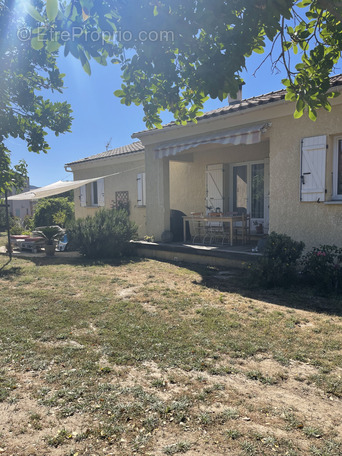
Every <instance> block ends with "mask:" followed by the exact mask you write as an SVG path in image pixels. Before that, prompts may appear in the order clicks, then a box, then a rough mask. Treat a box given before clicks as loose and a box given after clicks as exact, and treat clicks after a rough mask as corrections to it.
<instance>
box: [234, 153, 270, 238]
mask: <svg viewBox="0 0 342 456" xmlns="http://www.w3.org/2000/svg"><path fill="white" fill-rule="evenodd" d="M230 181H231V186H230V189H231V199H230V200H231V207H230V210H231V211H233V212H238V213H239V214H243V213H244V214H250V215H251V228H252V230H253V227H254V226H255V225H254V224H259V223H262V224H263V225H264V229H265V230H268V224H269V216H268V214H269V208H268V199H269V195H268V194H269V166H268V161H260V162H248V163H241V164H239V163H237V164H233V165H232V166H231V179H230ZM253 222H254V223H253Z"/></svg>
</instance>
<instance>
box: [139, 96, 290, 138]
mask: <svg viewBox="0 0 342 456" xmlns="http://www.w3.org/2000/svg"><path fill="white" fill-rule="evenodd" d="M289 103H291V102H290V101H287V100H285V99H284V98H282V99H280V100H277V101H271V102H268V103H260V104H258V105H256V106H249V107H246V108H241V109H237V110H236V111H231V112H229V111H228V112H226V113H224V114H217V115H213V116H212V117H208V118H205V119H201V120H199V122H200V123H201V124H202V125H203V124H209V123H212V122H215V121H217V119H218V118H220V119H222V118H224V117H234V116H241V115H243V114H245V113H247V112H251V111H252V112H253V111H259V110H260V111H261V110H263V109H266V108H270V107H273V106H279V105H281V104H289ZM199 122H198V123H199ZM198 123H194V122H188V123H187V124H186V125H169V126H167V127H163V128H161V129H158V130H150V131H141V132H136V133H133V134H132V136H131V137H132V138H137V139H142V138H145V137H147V136H157V135H158V134H160V133H161V132H165V131H178V130H183V131H184V128H194V127H196V126H197V125H198Z"/></svg>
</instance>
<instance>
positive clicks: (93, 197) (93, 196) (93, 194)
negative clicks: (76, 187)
mask: <svg viewBox="0 0 342 456" xmlns="http://www.w3.org/2000/svg"><path fill="white" fill-rule="evenodd" d="M91 204H92V206H98V204H99V198H98V192H97V182H92V184H91Z"/></svg>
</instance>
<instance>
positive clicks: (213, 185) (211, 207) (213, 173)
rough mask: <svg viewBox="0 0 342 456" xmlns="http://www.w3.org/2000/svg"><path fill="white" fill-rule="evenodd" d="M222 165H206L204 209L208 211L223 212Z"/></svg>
mask: <svg viewBox="0 0 342 456" xmlns="http://www.w3.org/2000/svg"><path fill="white" fill-rule="evenodd" d="M223 172H224V166H223V165H222V164H218V165H207V168H206V202H205V205H206V209H207V213H208V212H215V211H216V210H217V211H218V212H223V210H224V207H223V204H224V197H223V195H224V189H223V180H224V178H223Z"/></svg>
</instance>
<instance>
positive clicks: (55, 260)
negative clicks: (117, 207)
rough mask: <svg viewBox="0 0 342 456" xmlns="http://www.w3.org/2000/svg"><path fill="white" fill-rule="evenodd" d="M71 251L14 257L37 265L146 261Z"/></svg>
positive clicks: (92, 264)
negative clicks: (73, 252)
mask: <svg viewBox="0 0 342 456" xmlns="http://www.w3.org/2000/svg"><path fill="white" fill-rule="evenodd" d="M68 253H69V252H66V255H65V256H64V255H63V254H58V255H55V256H46V255H45V254H44V253H42V254H39V255H37V254H36V255H29V254H26V255H25V256H24V255H20V256H19V255H18V256H14V257H13V258H14V259H18V260H24V261H29V262H31V263H33V264H35V265H36V266H56V265H70V266H72V265H77V266H84V267H89V266H108V265H110V266H122V265H125V264H129V263H138V262H140V261H144V260H145V259H144V258H140V257H134V256H132V257H123V258H117V259H114V258H107V259H106V258H103V259H99V260H97V259H91V258H85V257H83V256H81V255H75V256H70V255H68Z"/></svg>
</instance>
